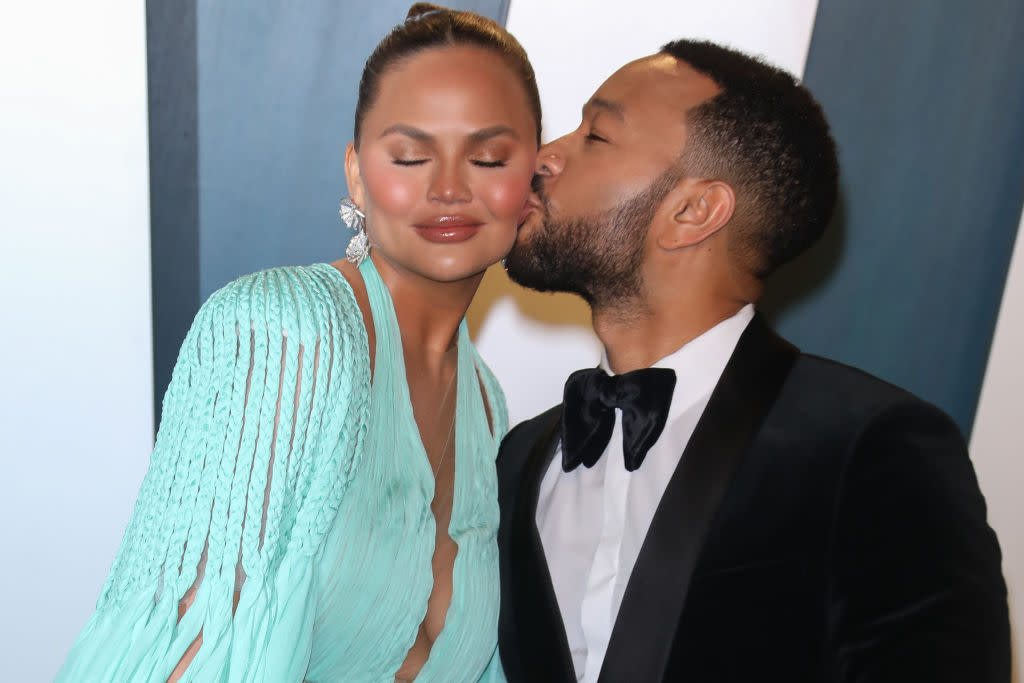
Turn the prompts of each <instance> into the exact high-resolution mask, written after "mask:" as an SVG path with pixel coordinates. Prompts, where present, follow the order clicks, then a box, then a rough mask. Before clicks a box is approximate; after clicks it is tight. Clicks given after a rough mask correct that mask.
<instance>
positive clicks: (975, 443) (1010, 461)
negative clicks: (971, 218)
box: [971, 216, 1024, 681]
mask: <svg viewBox="0 0 1024 683" xmlns="http://www.w3.org/2000/svg"><path fill="white" fill-rule="evenodd" d="M1021 349H1024V216H1022V217H1021V224H1020V227H1019V228H1018V229H1017V243H1016V246H1015V247H1014V249H1013V258H1012V259H1011V261H1010V272H1009V275H1008V276H1007V279H1006V289H1005V290H1004V292H1003V302H1002V304H1001V306H1000V309H999V319H998V322H997V323H996V331H995V337H994V339H993V341H992V350H991V352H990V354H989V357H988V368H987V369H986V371H985V382H984V384H982V387H981V398H980V400H979V401H978V412H977V413H976V414H975V417H974V430H973V432H972V435H971V460H973V461H974V467H975V469H976V470H977V472H978V479H979V480H980V481H981V490H982V491H983V492H984V493H985V500H986V501H987V502H988V518H989V523H990V524H991V525H992V527H993V528H994V529H995V530H996V534H998V535H999V544H1000V546H1002V549H1003V573H1004V574H1005V575H1006V583H1007V585H1008V587H1009V590H1010V618H1011V620H1012V621H1013V622H1014V624H1013V625H1014V652H1015V653H1016V657H1015V667H1016V672H1015V675H1014V678H1013V680H1014V681H1019V680H1020V661H1021V654H1022V653H1024V532H1022V531H1021V520H1022V519H1024V511H1022V509H1021V506H1022V504H1021V491H1024V447H1022V446H1021V421H1022V420H1024V362H1022V361H1021Z"/></svg>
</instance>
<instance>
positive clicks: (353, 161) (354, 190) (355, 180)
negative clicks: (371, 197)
mask: <svg viewBox="0 0 1024 683" xmlns="http://www.w3.org/2000/svg"><path fill="white" fill-rule="evenodd" d="M345 184H346V185H347V186H348V196H349V197H350V198H351V199H352V201H353V202H355V204H356V206H358V207H359V208H360V209H363V210H364V211H365V210H366V205H365V204H364V203H363V200H364V199H365V196H364V192H365V191H364V189H363V176H362V175H361V174H360V172H359V153H358V152H356V146H355V144H354V143H352V142H350V143H348V144H347V145H346V146H345Z"/></svg>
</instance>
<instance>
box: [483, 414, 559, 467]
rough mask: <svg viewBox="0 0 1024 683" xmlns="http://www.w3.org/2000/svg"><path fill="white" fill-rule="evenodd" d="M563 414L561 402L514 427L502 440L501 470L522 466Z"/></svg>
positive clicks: (499, 458) (500, 452) (499, 464)
mask: <svg viewBox="0 0 1024 683" xmlns="http://www.w3.org/2000/svg"><path fill="white" fill-rule="evenodd" d="M561 415H562V404H561V403H559V404H558V405H556V406H552V407H551V408H548V409H547V410H545V411H544V412H543V413H541V414H539V415H536V416H534V417H532V418H530V419H529V420H524V421H522V422H520V423H519V424H517V425H516V426H515V427H513V428H512V429H511V430H510V431H509V433H508V434H507V435H506V436H505V438H504V440H502V442H501V450H500V451H499V452H498V469H499V472H500V471H501V470H503V469H507V468H508V467H513V468H515V469H518V468H519V467H521V466H522V463H523V461H525V459H526V456H527V455H529V453H530V452H531V451H532V450H533V447H534V446H535V445H536V444H537V442H538V441H539V440H541V439H543V438H544V437H545V435H549V434H550V433H551V430H552V429H554V428H555V427H556V426H557V424H558V423H559V418H560V417H561Z"/></svg>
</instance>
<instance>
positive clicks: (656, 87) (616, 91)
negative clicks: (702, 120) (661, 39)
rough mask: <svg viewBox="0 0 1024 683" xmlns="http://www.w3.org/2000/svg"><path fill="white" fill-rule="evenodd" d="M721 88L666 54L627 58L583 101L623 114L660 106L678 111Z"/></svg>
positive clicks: (700, 101) (693, 105)
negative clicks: (625, 62) (622, 64)
mask: <svg viewBox="0 0 1024 683" xmlns="http://www.w3.org/2000/svg"><path fill="white" fill-rule="evenodd" d="M719 92H721V88H720V87H719V86H718V84H717V83H715V82H714V81H713V80H712V79H711V78H710V77H708V76H706V75H704V74H702V73H700V72H699V71H697V70H696V69H694V68H693V67H692V66H690V65H689V64H687V63H686V62H684V61H681V60H679V59H676V58H675V57H673V56H672V55H668V54H663V53H659V54H655V55H651V56H649V57H644V58H642V59H638V60H636V61H633V62H630V63H628V64H626V65H625V66H623V67H622V68H621V69H619V70H618V71H616V72H615V73H614V74H612V75H611V76H610V77H609V78H608V80H606V81H605V82H604V83H603V84H601V87H600V88H598V90H597V92H596V93H594V96H593V97H592V98H591V99H590V101H589V102H588V103H587V104H588V106H591V107H595V106H596V107H599V108H601V109H607V110H608V111H609V112H610V113H615V114H617V115H618V116H620V117H623V116H625V115H627V114H629V113H633V112H643V111H644V110H645V109H650V108H652V107H654V108H658V109H661V108H664V109H667V110H669V111H671V112H672V113H673V114H675V115H677V116H678V115H679V114H680V113H683V112H685V111H687V110H689V109H690V108H692V107H695V106H697V105H699V104H701V103H702V102H704V101H706V100H709V99H711V98H712V97H714V96H715V95H717V94H718V93H719Z"/></svg>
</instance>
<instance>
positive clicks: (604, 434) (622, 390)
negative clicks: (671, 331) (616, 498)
mask: <svg viewBox="0 0 1024 683" xmlns="http://www.w3.org/2000/svg"><path fill="white" fill-rule="evenodd" d="M675 386H676V373H675V372H673V371H672V370H666V369H663V368H647V369H645V370H634V371H633V372H627V373H626V374H624V375H615V376H614V377H609V376H608V375H607V374H606V373H605V371H604V370H601V369H600V368H594V369H590V370H577V371H576V372H574V373H572V374H571V375H569V379H568V380H566V382H565V394H564V396H563V408H562V410H563V417H562V469H563V470H565V471H566V472H571V471H572V470H574V469H576V467H577V466H578V465H579V464H580V463H581V462H582V463H583V464H584V465H586V466H587V467H593V466H594V463H596V462H597V461H598V459H599V458H600V457H601V454H602V453H604V449H605V448H606V447H607V446H608V440H609V439H610V438H611V436H612V430H613V429H614V428H615V409H616V408H618V409H620V410H621V411H622V452H623V455H624V456H625V461H626V469H627V470H629V471H630V472H632V471H634V470H635V469H637V468H638V467H640V465H641V463H643V461H644V456H646V455H647V451H648V450H650V448H651V446H653V445H654V442H655V441H657V440H658V437H659V436H660V435H661V431H662V430H663V429H664V428H665V421H666V420H667V419H668V408H669V405H671V403H672V391H673V389H675Z"/></svg>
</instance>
